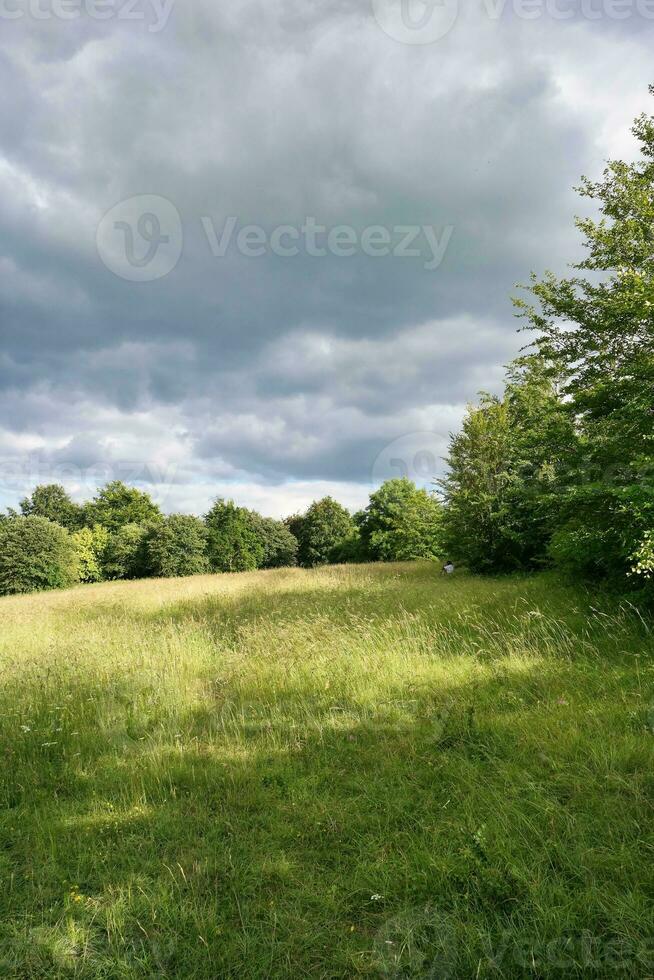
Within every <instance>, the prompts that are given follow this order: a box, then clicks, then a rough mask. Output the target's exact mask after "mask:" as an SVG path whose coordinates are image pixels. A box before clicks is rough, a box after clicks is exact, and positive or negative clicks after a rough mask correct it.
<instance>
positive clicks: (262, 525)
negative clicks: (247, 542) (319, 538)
mask: <svg viewBox="0 0 654 980" xmlns="http://www.w3.org/2000/svg"><path fill="white" fill-rule="evenodd" d="M253 517H254V525H255V527H256V530H257V533H258V535H259V537H260V539H261V541H262V543H263V549H264V554H263V560H262V563H261V567H262V568H283V567H286V566H289V565H296V564H297V548H298V543H297V538H296V537H295V535H294V534H292V532H291V531H290V530H289V528H288V526H287V525H286V524H285V523H284V522H283V521H276V520H274V519H273V518H272V517H261V515H259V514H253Z"/></svg>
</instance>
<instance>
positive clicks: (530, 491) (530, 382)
mask: <svg viewBox="0 0 654 980" xmlns="http://www.w3.org/2000/svg"><path fill="white" fill-rule="evenodd" d="M577 458H578V440H577V436H576V433H575V425H574V419H573V417H572V414H571V412H570V410H569V407H568V406H566V404H565V403H564V401H563V399H562V396H561V392H560V390H559V382H558V374H557V371H556V369H555V367H554V365H553V364H552V363H551V362H548V361H546V360H545V359H544V358H541V357H539V356H530V357H524V358H520V359H518V360H517V361H515V362H514V363H513V364H511V365H510V366H509V369H508V374H507V385H506V389H505V392H504V394H503V396H502V397H501V398H499V397H495V396H490V395H482V397H481V400H480V403H479V404H478V405H477V406H471V407H469V409H468V412H467V414H466V417H465V418H464V421H463V426H462V428H461V431H460V432H459V433H457V434H456V435H454V436H452V437H451V440H450V449H449V454H448V457H447V462H448V473H447V475H446V477H445V478H444V479H443V480H442V481H441V483H440V486H441V490H442V492H443V496H444V501H445V504H446V512H445V521H444V525H445V527H444V530H445V540H446V545H447V549H448V551H450V552H451V553H452V554H453V556H456V557H459V558H462V559H464V560H465V561H466V562H467V563H468V564H469V565H470V567H471V568H472V569H474V570H475V571H511V570H516V569H527V568H533V567H535V566H538V565H540V564H543V563H544V562H545V561H546V560H547V547H548V543H549V540H550V537H551V535H552V533H553V530H554V528H555V527H556V520H557V516H558V514H559V511H560V508H561V493H562V488H563V487H565V486H567V485H568V484H569V482H570V480H571V479H572V478H573V474H574V473H575V467H576V464H577Z"/></svg>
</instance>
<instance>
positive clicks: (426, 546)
mask: <svg viewBox="0 0 654 980" xmlns="http://www.w3.org/2000/svg"><path fill="white" fill-rule="evenodd" d="M442 512H443V508H442V505H441V503H440V502H439V501H438V500H437V499H436V498H435V497H434V496H433V495H432V494H429V493H428V492H427V491H426V490H423V489H418V487H416V485H415V484H414V483H412V481H411V480H409V479H407V478H406V477H402V478H401V479H395V480H387V481H386V482H385V483H383V484H382V485H381V487H380V488H379V489H378V490H376V491H375V492H374V493H373V494H371V495H370V502H369V504H368V506H367V507H366V509H365V510H364V511H363V512H362V514H361V515H360V516H359V517H358V524H359V532H360V534H361V540H362V543H363V545H364V548H365V551H366V553H367V554H368V555H369V557H370V558H372V560H373V561H410V560H411V559H413V558H436V557H439V556H442V553H443V534H442V517H443V513H442Z"/></svg>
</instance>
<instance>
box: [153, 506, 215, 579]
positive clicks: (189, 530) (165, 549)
mask: <svg viewBox="0 0 654 980" xmlns="http://www.w3.org/2000/svg"><path fill="white" fill-rule="evenodd" d="M145 550H146V563H147V569H148V573H149V574H150V575H154V576H156V577H157V578H171V577H174V576H178V575H201V574H203V573H205V572H208V571H209V561H208V559H207V554H206V550H207V532H206V528H205V526H204V524H203V523H202V521H201V520H200V518H199V517H192V516H191V515H188V514H171V515H170V516H169V517H166V518H165V519H164V520H163V521H160V522H158V523H157V524H155V525H154V526H153V527H152V529H151V530H150V532H149V534H148V535H147V537H146V540H145Z"/></svg>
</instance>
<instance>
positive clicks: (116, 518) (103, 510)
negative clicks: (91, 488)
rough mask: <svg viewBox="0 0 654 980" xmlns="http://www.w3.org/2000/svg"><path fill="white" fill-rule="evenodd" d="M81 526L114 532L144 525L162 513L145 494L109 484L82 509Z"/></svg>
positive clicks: (122, 484) (134, 489)
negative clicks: (99, 525)
mask: <svg viewBox="0 0 654 980" xmlns="http://www.w3.org/2000/svg"><path fill="white" fill-rule="evenodd" d="M84 510H85V513H84V516H85V523H86V524H87V525H88V526H91V527H92V526H93V525H94V524H101V525H102V527H105V528H106V529H107V530H108V531H111V532H114V531H118V530H119V529H120V528H121V527H124V526H125V525H126V524H143V525H145V524H147V523H149V522H150V521H153V520H158V519H161V518H162V516H163V515H162V513H161V510H160V509H159V507H158V506H157V504H155V503H154V501H153V500H152V498H151V497H150V495H149V494H148V493H145V492H144V491H142V490H139V489H137V487H128V486H127V484H125V483H123V482H122V481H121V480H113V481H112V482H111V483H107V485H106V486H104V487H102V489H101V490H99V491H98V493H97V494H96V496H95V497H94V498H93V500H92V501H91V502H90V503H88V504H86V505H85V509H84Z"/></svg>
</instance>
